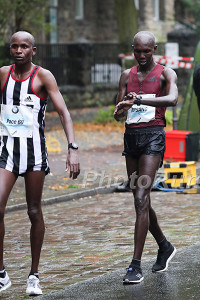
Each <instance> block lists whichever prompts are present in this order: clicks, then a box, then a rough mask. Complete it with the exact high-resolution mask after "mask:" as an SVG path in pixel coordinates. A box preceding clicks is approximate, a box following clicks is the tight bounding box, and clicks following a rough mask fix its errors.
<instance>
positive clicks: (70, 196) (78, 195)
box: [6, 184, 119, 212]
mask: <svg viewBox="0 0 200 300" xmlns="http://www.w3.org/2000/svg"><path fill="white" fill-rule="evenodd" d="M118 185H119V184H112V185H110V186H108V187H105V186H101V187H97V188H92V189H88V190H83V191H79V192H75V193H71V194H65V195H61V196H57V197H52V198H47V199H44V200H42V206H44V205H49V204H55V203H60V202H65V201H70V200H73V199H74V200H77V199H80V198H85V197H89V196H95V195H97V194H110V193H113V192H115V191H116V187H117V186H118ZM26 208H27V204H26V203H20V204H15V205H11V206H8V207H7V208H6V212H11V211H17V210H22V209H26Z"/></svg>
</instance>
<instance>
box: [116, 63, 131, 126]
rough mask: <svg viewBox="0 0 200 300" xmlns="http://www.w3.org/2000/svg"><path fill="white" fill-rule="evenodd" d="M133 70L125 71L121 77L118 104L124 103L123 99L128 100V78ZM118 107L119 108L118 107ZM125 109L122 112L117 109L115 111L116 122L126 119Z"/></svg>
mask: <svg viewBox="0 0 200 300" xmlns="http://www.w3.org/2000/svg"><path fill="white" fill-rule="evenodd" d="M130 70H131V69H127V70H125V71H124V72H123V73H122V74H121V77H120V80H119V90H118V94H117V99H116V104H118V103H121V102H122V101H123V99H125V98H126V87H127V83H128V77H129V73H130ZM116 107H118V106H116ZM124 112H125V110H124V108H123V109H121V110H118V109H115V111H114V118H115V120H116V121H120V120H121V118H123V117H124Z"/></svg>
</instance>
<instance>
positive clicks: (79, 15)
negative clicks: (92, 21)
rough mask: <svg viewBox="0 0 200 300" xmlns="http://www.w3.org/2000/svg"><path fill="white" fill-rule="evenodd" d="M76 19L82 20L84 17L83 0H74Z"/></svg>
mask: <svg viewBox="0 0 200 300" xmlns="http://www.w3.org/2000/svg"><path fill="white" fill-rule="evenodd" d="M75 4H76V13H75V15H76V19H78V20H82V19H83V18H84V0H76V2H75Z"/></svg>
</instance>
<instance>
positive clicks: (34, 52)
mask: <svg viewBox="0 0 200 300" xmlns="http://www.w3.org/2000/svg"><path fill="white" fill-rule="evenodd" d="M36 52H37V48H36V47H33V56H35V54H36Z"/></svg>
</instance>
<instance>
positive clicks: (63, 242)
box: [1, 192, 200, 299]
mask: <svg viewBox="0 0 200 300" xmlns="http://www.w3.org/2000/svg"><path fill="white" fill-rule="evenodd" d="M152 203H153V206H154V208H155V209H156V211H157V212H158V217H159V220H160V224H161V226H162V228H163V229H164V232H165V234H166V236H167V238H169V240H170V241H172V242H173V243H174V245H175V246H176V247H177V249H180V248H182V247H185V246H187V245H191V244H194V243H196V242H198V241H199V223H200V216H199V210H200V201H199V196H198V195H180V194H176V193H172V192H170V193H163V192H153V193H152ZM44 216H45V223H46V234H45V240H44V246H43V250H42V255H41V263H40V278H41V285H42V287H43V291H44V293H45V294H48V293H50V292H54V291H59V290H61V289H63V288H66V287H67V286H69V285H70V284H72V283H75V282H79V281H83V280H85V279H88V278H91V277H95V276H98V275H101V274H105V273H107V272H110V271H113V270H116V269H118V268H121V267H124V268H125V267H127V264H128V263H129V261H130V258H131V256H132V247H133V228H134V220H135V213H134V209H133V198H132V195H131V193H113V194H108V195H96V196H94V197H88V198H82V199H79V200H74V201H73V200H72V201H69V202H63V203H57V204H52V205H48V206H45V207H44ZM5 222H6V228H7V230H6V237H5V265H6V268H7V270H8V272H9V275H10V277H11V280H12V284H13V285H12V287H11V288H10V289H9V290H8V291H5V292H4V294H3V296H1V299H24V291H25V283H26V282H25V281H26V276H27V273H28V270H29V266H30V247H29V228H30V224H29V222H28V218H27V215H26V211H25V210H21V211H16V212H10V213H8V214H7V215H6V217H5ZM156 252H157V247H156V244H155V242H154V241H153V239H152V237H151V236H150V235H148V237H147V242H146V245H145V249H144V254H143V260H148V259H150V258H152V257H155V256H156ZM174 260H175V258H174Z"/></svg>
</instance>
